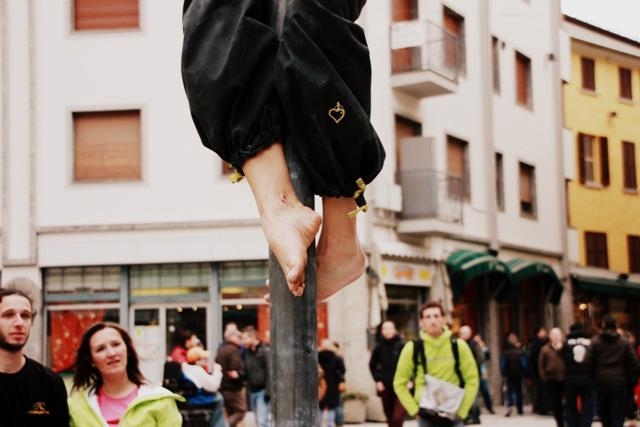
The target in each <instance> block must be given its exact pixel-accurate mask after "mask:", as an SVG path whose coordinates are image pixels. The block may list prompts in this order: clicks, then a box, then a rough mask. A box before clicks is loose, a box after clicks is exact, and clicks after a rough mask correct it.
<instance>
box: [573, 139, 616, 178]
mask: <svg viewBox="0 0 640 427" xmlns="http://www.w3.org/2000/svg"><path fill="white" fill-rule="evenodd" d="M598 164H599V166H600V167H599V168H598V167H597V165H598ZM578 175H579V179H580V182H581V183H582V184H586V185H590V186H593V185H601V186H602V187H608V186H609V183H610V178H609V141H608V139H607V138H605V137H600V138H596V137H595V136H593V135H586V134H583V133H579V134H578Z"/></svg>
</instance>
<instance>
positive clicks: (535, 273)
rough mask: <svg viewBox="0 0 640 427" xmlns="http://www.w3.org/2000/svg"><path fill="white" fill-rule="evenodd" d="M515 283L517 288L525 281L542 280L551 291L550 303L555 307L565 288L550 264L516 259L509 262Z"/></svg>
mask: <svg viewBox="0 0 640 427" xmlns="http://www.w3.org/2000/svg"><path fill="white" fill-rule="evenodd" d="M507 266H508V267H509V271H511V277H512V279H513V283H514V284H515V285H516V286H517V285H518V283H520V282H522V281H523V280H530V279H541V280H543V281H544V282H545V284H546V286H548V289H549V302H550V303H551V304H554V305H558V303H560V297H561V296H562V291H564V287H563V286H562V282H560V279H558V276H557V275H556V272H555V271H554V270H553V268H551V266H550V265H549V264H545V263H543V262H537V261H530V260H526V259H520V258H516V259H513V260H511V261H508V262H507Z"/></svg>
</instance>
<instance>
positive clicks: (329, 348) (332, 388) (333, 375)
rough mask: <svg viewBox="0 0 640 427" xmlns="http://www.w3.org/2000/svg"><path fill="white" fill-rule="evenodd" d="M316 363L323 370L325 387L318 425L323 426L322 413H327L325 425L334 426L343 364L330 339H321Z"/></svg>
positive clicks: (342, 387) (341, 389)
mask: <svg viewBox="0 0 640 427" xmlns="http://www.w3.org/2000/svg"><path fill="white" fill-rule="evenodd" d="M318 350H319V351H318V364H319V365H320V367H321V368H322V371H323V372H324V380H325V382H326V385H327V389H326V391H325V393H324V396H323V398H322V399H320V402H319V405H320V411H319V413H318V417H319V420H318V425H319V426H323V425H325V424H323V418H324V413H325V412H326V414H327V417H326V419H327V422H326V427H335V426H336V409H337V408H338V405H339V404H340V393H342V392H343V391H345V390H344V374H345V371H346V369H345V366H344V361H343V360H342V357H340V356H339V354H338V348H337V347H336V346H335V345H334V344H333V341H331V340H330V339H324V340H322V342H321V344H320V347H319V348H318Z"/></svg>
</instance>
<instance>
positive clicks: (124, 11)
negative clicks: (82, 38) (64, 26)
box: [73, 0, 140, 31]
mask: <svg viewBox="0 0 640 427" xmlns="http://www.w3.org/2000/svg"><path fill="white" fill-rule="evenodd" d="M139 1H140V0H74V3H73V4H74V8H73V23H74V29H75V30H78V31H82V30H113V29H123V28H139V26H140V23H139V22H140V9H139Z"/></svg>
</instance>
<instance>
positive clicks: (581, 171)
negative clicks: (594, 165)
mask: <svg viewBox="0 0 640 427" xmlns="http://www.w3.org/2000/svg"><path fill="white" fill-rule="evenodd" d="M585 136H586V135H584V134H583V133H579V134H578V176H579V177H580V183H581V184H584V183H585V182H586V181H587V175H586V160H585V158H584V138H585Z"/></svg>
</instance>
